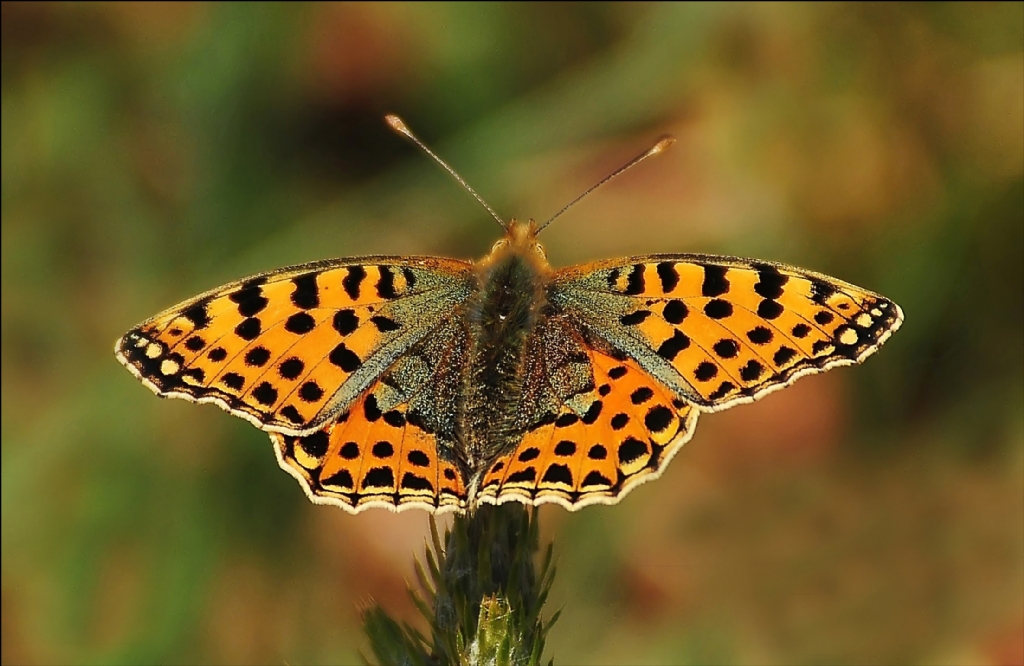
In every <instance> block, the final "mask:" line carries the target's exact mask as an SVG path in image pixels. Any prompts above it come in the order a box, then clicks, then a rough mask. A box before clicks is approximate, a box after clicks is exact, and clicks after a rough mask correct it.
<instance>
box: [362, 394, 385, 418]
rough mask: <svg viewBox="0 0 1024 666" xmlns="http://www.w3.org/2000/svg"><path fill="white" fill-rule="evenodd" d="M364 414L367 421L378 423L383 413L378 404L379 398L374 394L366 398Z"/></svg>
mask: <svg viewBox="0 0 1024 666" xmlns="http://www.w3.org/2000/svg"><path fill="white" fill-rule="evenodd" d="M363 413H364V414H365V415H366V420H367V421H369V422H370V423H374V422H376V421H377V420H378V419H379V418H380V417H381V416H383V415H384V414H383V412H381V411H380V406H379V405H378V404H377V396H375V395H373V394H372V393H371V394H370V395H368V396H366V400H365V401H364V402H363Z"/></svg>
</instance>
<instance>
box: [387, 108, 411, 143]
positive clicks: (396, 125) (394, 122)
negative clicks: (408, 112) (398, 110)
mask: <svg viewBox="0 0 1024 666" xmlns="http://www.w3.org/2000/svg"><path fill="white" fill-rule="evenodd" d="M384 122H386V123H387V124H388V125H389V126H390V127H391V129H393V130H395V131H396V132H400V133H401V134H404V135H406V136H409V137H411V136H412V132H410V131H409V128H408V127H406V125H405V123H404V122H403V121H402V119H401V118H399V117H398V116H396V115H394V114H392V113H389V114H388V115H386V116H384Z"/></svg>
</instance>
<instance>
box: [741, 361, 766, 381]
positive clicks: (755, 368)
mask: <svg viewBox="0 0 1024 666" xmlns="http://www.w3.org/2000/svg"><path fill="white" fill-rule="evenodd" d="M762 372H764V366H763V365H761V364H760V363H758V362H757V361H748V362H747V364H746V365H745V366H743V367H742V368H740V379H742V380H743V381H745V382H752V381H756V380H757V378H758V377H760V376H761V373H762Z"/></svg>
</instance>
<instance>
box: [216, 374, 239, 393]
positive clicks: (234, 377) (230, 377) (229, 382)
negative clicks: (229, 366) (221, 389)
mask: <svg viewBox="0 0 1024 666" xmlns="http://www.w3.org/2000/svg"><path fill="white" fill-rule="evenodd" d="M220 381H221V382H222V383H223V384H224V386H227V387H228V388H230V389H234V390H236V391H240V390H241V389H242V387H243V386H244V385H245V377H243V376H242V375H240V374H238V373H237V372H229V373H227V374H225V375H224V376H223V377H221V378H220Z"/></svg>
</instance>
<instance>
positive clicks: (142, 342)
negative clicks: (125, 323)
mask: <svg viewBox="0 0 1024 666" xmlns="http://www.w3.org/2000/svg"><path fill="white" fill-rule="evenodd" d="M148 342H149V340H147V339H146V338H135V348H136V349H142V348H143V347H145V346H146V344H147V343H148Z"/></svg>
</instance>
